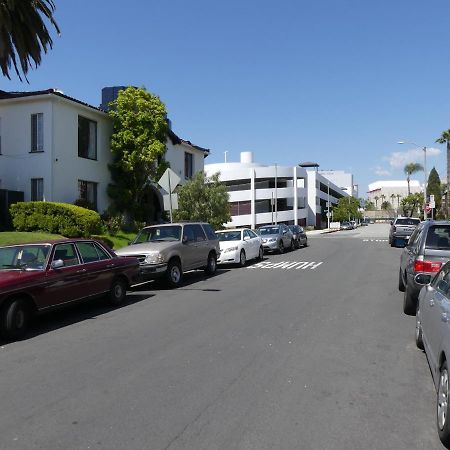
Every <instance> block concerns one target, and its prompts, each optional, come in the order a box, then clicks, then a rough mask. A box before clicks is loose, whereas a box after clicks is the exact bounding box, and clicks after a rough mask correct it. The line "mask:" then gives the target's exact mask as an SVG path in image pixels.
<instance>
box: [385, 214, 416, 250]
mask: <svg viewBox="0 0 450 450" xmlns="http://www.w3.org/2000/svg"><path fill="white" fill-rule="evenodd" d="M419 223H420V219H416V218H414V217H397V218H396V219H395V220H393V221H392V222H391V228H390V230H389V244H391V247H394V246H395V245H396V240H397V239H400V240H403V241H408V239H409V238H410V236H411V235H412V234H413V231H414V230H415V229H416V227H417V225H419Z"/></svg>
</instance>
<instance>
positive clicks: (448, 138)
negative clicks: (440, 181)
mask: <svg viewBox="0 0 450 450" xmlns="http://www.w3.org/2000/svg"><path fill="white" fill-rule="evenodd" d="M436 142H437V143H438V144H444V143H446V144H447V195H446V196H445V218H446V219H448V192H449V189H450V130H445V131H443V132H442V134H441V136H440V137H439V138H438V139H436Z"/></svg>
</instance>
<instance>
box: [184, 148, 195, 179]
mask: <svg viewBox="0 0 450 450" xmlns="http://www.w3.org/2000/svg"><path fill="white" fill-rule="evenodd" d="M193 169H194V159H193V155H192V153H188V152H184V178H192V173H193V171H194V170H193Z"/></svg>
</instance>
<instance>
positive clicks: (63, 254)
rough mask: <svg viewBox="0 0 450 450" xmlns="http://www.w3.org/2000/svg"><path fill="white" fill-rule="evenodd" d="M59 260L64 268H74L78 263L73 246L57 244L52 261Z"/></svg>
mask: <svg viewBox="0 0 450 450" xmlns="http://www.w3.org/2000/svg"><path fill="white" fill-rule="evenodd" d="M58 259H61V260H62V261H63V262H64V266H65V267H67V266H76V265H77V264H79V263H80V261H79V260H78V256H77V253H76V251H75V247H74V245H73V244H57V245H56V246H55V253H54V254H53V261H57V260H58Z"/></svg>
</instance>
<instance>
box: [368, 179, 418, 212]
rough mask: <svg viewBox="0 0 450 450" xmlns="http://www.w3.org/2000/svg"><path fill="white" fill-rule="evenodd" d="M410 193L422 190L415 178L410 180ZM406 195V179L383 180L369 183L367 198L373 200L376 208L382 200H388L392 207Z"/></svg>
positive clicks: (398, 204)
mask: <svg viewBox="0 0 450 450" xmlns="http://www.w3.org/2000/svg"><path fill="white" fill-rule="evenodd" d="M409 188H410V192H411V194H414V193H416V192H422V191H423V188H422V186H421V184H420V183H419V182H418V181H417V180H410V182H409ZM407 195H408V183H407V181H406V180H383V181H375V182H374V183H370V184H369V190H368V192H367V200H368V201H371V202H373V204H374V205H375V207H376V208H377V209H380V208H381V204H382V203H383V202H389V203H390V204H391V205H392V207H393V208H399V207H400V203H401V201H402V198H403V197H406V196H407Z"/></svg>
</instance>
